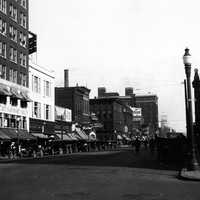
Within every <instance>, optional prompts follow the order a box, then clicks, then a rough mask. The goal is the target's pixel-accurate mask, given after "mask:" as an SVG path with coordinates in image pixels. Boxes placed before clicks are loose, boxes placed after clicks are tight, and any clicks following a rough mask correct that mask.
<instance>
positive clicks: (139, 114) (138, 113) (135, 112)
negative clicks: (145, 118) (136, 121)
mask: <svg viewBox="0 0 200 200" xmlns="http://www.w3.org/2000/svg"><path fill="white" fill-rule="evenodd" d="M133 116H134V117H142V108H135V107H133Z"/></svg>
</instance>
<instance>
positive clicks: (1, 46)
mask: <svg viewBox="0 0 200 200" xmlns="http://www.w3.org/2000/svg"><path fill="white" fill-rule="evenodd" d="M0 56H2V57H4V58H6V43H5V42H1V41H0Z"/></svg>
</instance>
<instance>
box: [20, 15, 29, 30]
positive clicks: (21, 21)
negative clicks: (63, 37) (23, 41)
mask: <svg viewBox="0 0 200 200" xmlns="http://www.w3.org/2000/svg"><path fill="white" fill-rule="evenodd" d="M26 22H27V18H26V15H25V14H24V13H22V12H21V13H20V16H19V23H20V25H21V26H23V27H24V28H26Z"/></svg>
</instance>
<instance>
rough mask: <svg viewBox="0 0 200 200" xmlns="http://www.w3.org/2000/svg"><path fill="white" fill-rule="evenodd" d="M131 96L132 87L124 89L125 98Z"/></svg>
mask: <svg viewBox="0 0 200 200" xmlns="http://www.w3.org/2000/svg"><path fill="white" fill-rule="evenodd" d="M131 95H133V88H132V87H126V88H125V96H131Z"/></svg>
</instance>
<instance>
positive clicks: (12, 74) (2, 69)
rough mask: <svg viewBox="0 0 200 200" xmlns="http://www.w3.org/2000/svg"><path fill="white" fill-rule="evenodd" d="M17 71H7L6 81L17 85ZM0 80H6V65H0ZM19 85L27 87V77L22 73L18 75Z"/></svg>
mask: <svg viewBox="0 0 200 200" xmlns="http://www.w3.org/2000/svg"><path fill="white" fill-rule="evenodd" d="M17 74H18V72H17V70H14V69H9V76H8V80H9V81H12V82H14V83H17V82H18V81H17ZM0 78H2V79H5V80H6V65H2V64H0ZM19 80H20V82H19V84H20V85H23V86H25V87H26V86H27V76H26V74H24V73H21V72H20V73H19Z"/></svg>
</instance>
